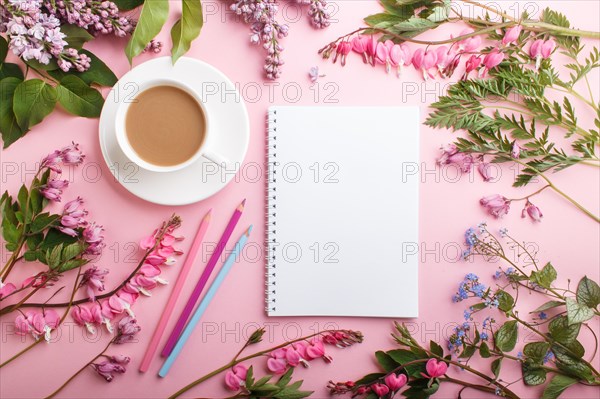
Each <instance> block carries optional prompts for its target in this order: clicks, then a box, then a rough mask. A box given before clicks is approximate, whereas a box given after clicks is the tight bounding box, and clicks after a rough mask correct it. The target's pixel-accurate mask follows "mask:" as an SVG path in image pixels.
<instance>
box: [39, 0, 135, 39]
mask: <svg viewBox="0 0 600 399" xmlns="http://www.w3.org/2000/svg"><path fill="white" fill-rule="evenodd" d="M44 6H45V7H46V8H47V9H48V10H49V11H50V12H51V13H52V14H54V15H56V17H57V18H59V19H60V20H61V21H63V22H65V23H68V24H71V25H75V26H79V27H80V28H83V29H85V30H87V31H89V32H90V33H91V34H93V35H107V34H110V33H114V34H115V35H116V36H119V37H123V36H125V35H126V34H127V33H129V32H131V31H132V30H133V27H134V25H133V23H132V21H131V20H130V19H129V18H126V17H122V16H121V15H120V14H119V8H118V7H117V6H116V4H115V3H113V2H111V1H98V0H57V1H51V0H46V1H44Z"/></svg>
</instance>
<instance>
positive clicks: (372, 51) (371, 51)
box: [366, 36, 378, 66]
mask: <svg viewBox="0 0 600 399" xmlns="http://www.w3.org/2000/svg"><path fill="white" fill-rule="evenodd" d="M377 43H378V42H377V39H375V37H374V36H370V37H369V40H368V41H367V42H366V54H367V59H368V60H369V63H370V64H371V65H373V66H375V63H376V61H375V56H376V55H377Z"/></svg>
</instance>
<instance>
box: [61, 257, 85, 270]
mask: <svg viewBox="0 0 600 399" xmlns="http://www.w3.org/2000/svg"><path fill="white" fill-rule="evenodd" d="M88 262H89V260H87V259H82V258H78V259H71V260H68V261H66V262H63V263H62V264H61V265H60V267H59V268H58V271H59V272H60V273H64V272H68V271H69V270H72V269H76V268H78V267H80V266H83V265H85V264H86V263H88Z"/></svg>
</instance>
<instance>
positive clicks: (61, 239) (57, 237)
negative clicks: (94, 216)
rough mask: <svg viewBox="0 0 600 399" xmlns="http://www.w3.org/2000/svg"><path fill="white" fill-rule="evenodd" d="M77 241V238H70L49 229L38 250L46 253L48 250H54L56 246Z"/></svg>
mask: <svg viewBox="0 0 600 399" xmlns="http://www.w3.org/2000/svg"><path fill="white" fill-rule="evenodd" d="M76 241H77V237H71V236H68V235H66V234H63V233H61V232H60V231H59V230H57V229H50V230H48V233H46V236H45V237H44V241H42V243H41V244H40V249H41V250H42V251H44V252H45V251H47V250H48V249H51V248H54V247H55V246H56V245H58V244H64V245H69V244H72V243H74V242H76Z"/></svg>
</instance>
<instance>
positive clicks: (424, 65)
mask: <svg viewBox="0 0 600 399" xmlns="http://www.w3.org/2000/svg"><path fill="white" fill-rule="evenodd" d="M412 64H413V66H414V67H415V69H416V70H417V71H420V72H422V73H423V79H425V80H427V79H428V78H432V79H433V78H434V77H435V74H434V72H432V71H431V69H432V68H434V67H435V66H436V64H437V54H436V52H435V51H434V50H427V51H426V50H423V49H422V48H420V49H417V50H416V51H415V52H414V54H413V57H412Z"/></svg>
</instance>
